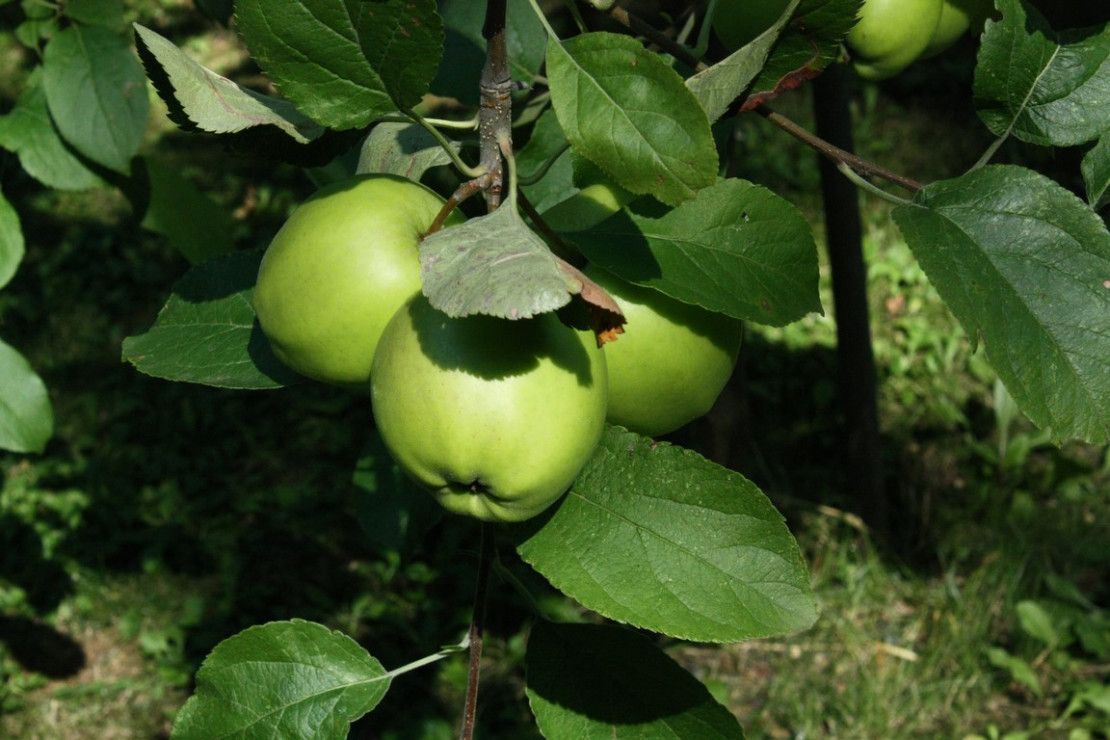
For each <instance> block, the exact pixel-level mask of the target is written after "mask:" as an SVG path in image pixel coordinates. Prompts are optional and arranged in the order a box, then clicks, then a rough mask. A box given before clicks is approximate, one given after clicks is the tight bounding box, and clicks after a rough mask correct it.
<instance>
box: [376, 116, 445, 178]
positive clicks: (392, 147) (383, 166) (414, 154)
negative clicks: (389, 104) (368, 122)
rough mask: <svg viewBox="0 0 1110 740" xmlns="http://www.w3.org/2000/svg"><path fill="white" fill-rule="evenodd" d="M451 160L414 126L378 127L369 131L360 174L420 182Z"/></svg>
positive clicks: (385, 124)
mask: <svg viewBox="0 0 1110 740" xmlns="http://www.w3.org/2000/svg"><path fill="white" fill-rule="evenodd" d="M450 163H451V157H450V155H448V154H447V152H446V151H444V150H443V147H442V146H440V144H439V142H438V141H437V140H436V138H435V137H434V136H432V135H431V134H430V133H428V132H427V131H426V130H425V129H424V128H423V127H422V126H420V125H418V124H415V123H379V124H378V125H376V126H374V128H373V129H371V130H370V135H369V136H367V137H366V140H365V141H364V142H363V144H362V149H361V150H360V151H359V157H358V168H357V173H358V174H360V175H361V174H364V173H367V172H381V173H386V174H392V175H400V176H401V177H404V178H407V179H409V180H414V181H419V180H420V178H421V176H422V175H423V174H424V173H425V172H427V171H428V170H429V169H431V168H432V167H438V166H440V165H445V164H450Z"/></svg>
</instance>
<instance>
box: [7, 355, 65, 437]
mask: <svg viewBox="0 0 1110 740" xmlns="http://www.w3.org/2000/svg"><path fill="white" fill-rule="evenodd" d="M0 378H3V379H4V382H3V383H0V449H5V450H11V451H12V452H42V450H43V448H45V447H46V443H47V442H48V441H49V440H50V436H51V435H52V434H53V433H54V413H53V411H52V410H51V407H50V396H49V395H47V392H46V386H45V385H43V382H42V378H40V377H39V376H38V375H36V374H35V371H34V370H32V369H31V365H30V364H29V363H28V362H27V360H26V359H24V357H23V355H21V354H20V353H19V352H17V351H16V350H15V349H14V348H13V347H11V346H10V345H8V344H6V343H4V342H3V341H0Z"/></svg>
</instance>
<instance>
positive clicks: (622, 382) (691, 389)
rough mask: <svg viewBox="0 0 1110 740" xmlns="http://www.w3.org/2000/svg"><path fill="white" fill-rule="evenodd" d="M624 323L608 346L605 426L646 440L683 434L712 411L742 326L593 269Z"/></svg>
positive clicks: (728, 373) (592, 276)
mask: <svg viewBox="0 0 1110 740" xmlns="http://www.w3.org/2000/svg"><path fill="white" fill-rule="evenodd" d="M583 272H585V274H586V275H587V276H588V277H589V278H590V279H592V280H593V281H594V282H595V283H597V284H598V285H600V286H601V287H603V288H605V290H606V291H607V292H608V293H609V295H611V296H612V297H613V298H614V299H615V300H616V302H617V305H619V306H620V308H621V311H623V312H624V316H625V318H626V319H627V324H626V325H625V331H624V334H621V335H620V336H619V338H618V339H617V340H616V341H613V342H609V343H608V344H606V345H605V359H606V363H607V365H608V367H609V404H608V419H609V421H610V422H612V423H614V424H620V425H621V426H624V427H627V428H628V429H631V430H632V431H634V432H639V433H640V434H645V435H648V436H656V435H660V434H666V433H667V432H672V431H674V430H675V429H678V428H679V427H680V426H683V425H684V424H687V423H689V422H691V421H693V420H694V419H696V418H698V417H699V416H702V415H704V414H705V413H706V412H708V411H709V409H710V408H711V407H712V406H713V403H714V402H715V401H716V400H717V396H719V395H720V393H721V390H722V389H723V388H724V387H725V384H726V383H727V382H728V379H729V377H731V375H732V370H733V368H734V367H735V365H736V358H737V355H738V354H739V353H740V340H741V337H742V336H743V332H744V326H743V322H741V321H739V320H738V319H734V318H732V317H730V316H725V315H724V314H719V313H714V312H712V311H707V310H705V309H704V308H701V307H700V306H694V305H691V304H689V303H682V302H680V301H676V300H675V299H673V298H670V297H668V296H666V295H664V294H663V293H660V292H659V291H657V290H654V289H652V288H646V287H642V286H638V285H632V284H631V283H627V282H625V281H623V280H620V279H619V278H617V277H615V276H614V275H612V274H611V273H609V272H606V271H605V270H602V269H600V268H598V267H597V266H595V265H589V266H587V267H586V269H585V270H583Z"/></svg>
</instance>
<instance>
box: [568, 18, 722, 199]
mask: <svg viewBox="0 0 1110 740" xmlns="http://www.w3.org/2000/svg"><path fill="white" fill-rule="evenodd" d="M547 74H548V78H549V84H550V86H551V102H552V104H553V105H554V106H555V112H556V114H557V115H558V117H559V123H560V125H561V126H562V128H563V131H564V132H565V133H566V137H567V139H568V140H569V141H570V143H571V146H573V147H574V148H575V149H577V150H578V151H579V152H580V153H581V154H582V155H583V156H585V157H586V158H587V159H589V160H590V161H592V162H594V163H595V164H597V165H598V166H599V167H601V169H602V170H604V171H605V172H606V173H607V174H608V175H609V176H610V177H612V178H613V179H614V180H615V181H616V182H617V183H619V184H620V185H621V186H622V187H624V188H625V189H626V190H629V191H631V192H633V193H637V194H644V193H651V194H652V195H654V196H655V197H656V198H658V199H659V200H661V201H663V202H664V203H668V204H670V205H677V204H678V203H680V202H682V201H684V200H686V199H688V198H691V197H693V196H694V194H695V193H696V192H697V191H698V190H701V189H702V188H705V187H708V186H710V185H712V184H713V182H714V181H715V180H716V177H717V151H716V146H715V144H714V142H713V135H712V133H711V132H710V130H709V119H708V118H707V117H706V114H705V111H704V110H703V109H702V107H701V105H699V104H698V101H697V99H696V98H695V97H694V95H693V93H691V92H690V91H689V90H688V89H687V88H686V86H685V84H683V81H682V78H681V77H679V76H678V73H676V72H675V71H674V70H673V69H671V68H670V67H669V66H667V64H666V63H664V62H663V61H662V59H661V58H660V57H659V55H658V54H656V53H654V52H651V51H648V50H647V49H645V48H644V47H643V46H642V45H641V44H640V43H639V42H638V41H636V40H635V39H632V38H629V37H628V36H622V35H618V34H612V33H587V34H583V35H581V36H576V37H574V38H572V39H570V40H568V41H566V42H565V43H560V42H559V41H558V40H557V39H549V40H548V43H547Z"/></svg>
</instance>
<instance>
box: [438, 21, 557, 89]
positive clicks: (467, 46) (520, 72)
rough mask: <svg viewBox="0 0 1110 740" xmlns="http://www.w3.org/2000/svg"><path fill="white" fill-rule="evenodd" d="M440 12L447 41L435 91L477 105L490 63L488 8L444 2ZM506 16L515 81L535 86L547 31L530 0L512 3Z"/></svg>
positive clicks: (507, 43)
mask: <svg viewBox="0 0 1110 740" xmlns="http://www.w3.org/2000/svg"><path fill="white" fill-rule="evenodd" d="M439 12H440V14H441V15H442V16H443V24H444V26H445V27H446V31H447V37H446V40H445V42H444V54H443V62H442V63H441V64H440V67H439V73H438V75H437V76H436V78H435V80H434V81H433V82H432V90H433V91H434V92H436V93H438V94H440V95H445V96H448V97H454V98H458V99H459V100H461V101H463V102H465V103H470V104H477V103H478V95H479V90H478V85H479V81H480V79H481V75H482V67H483V65H484V64H485V60H486V40H485V38H484V37H483V36H482V26H483V25H484V23H485V20H486V5H485V3H476V2H474V0H441V1H440V3H439ZM505 15H506V18H505V22H506V27H505V47H506V50H507V51H508V53H509V73H510V74H511V75H512V77H513V79H514V80H517V81H520V82H528V83H531V82H533V81H534V80H535V79H536V76H537V75H538V74H539V71H540V67H542V66H543V53H544V43H545V41H546V40H547V35H546V31H544V28H543V24H541V23H540V21H539V19H538V18H537V17H536V14H535V11H533V10H532V6H531V3H530V2H529V0H508V2H507V4H506V14H505Z"/></svg>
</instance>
